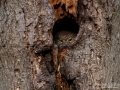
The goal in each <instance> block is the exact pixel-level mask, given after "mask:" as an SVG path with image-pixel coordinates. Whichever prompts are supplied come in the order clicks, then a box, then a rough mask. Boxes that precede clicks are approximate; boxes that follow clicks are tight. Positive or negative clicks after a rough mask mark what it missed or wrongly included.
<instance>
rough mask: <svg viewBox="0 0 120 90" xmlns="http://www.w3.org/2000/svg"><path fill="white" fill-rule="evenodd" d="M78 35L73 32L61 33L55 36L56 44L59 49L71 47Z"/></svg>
mask: <svg viewBox="0 0 120 90" xmlns="http://www.w3.org/2000/svg"><path fill="white" fill-rule="evenodd" d="M76 35H77V34H76V33H74V32H71V31H59V32H57V33H56V35H55V37H54V38H55V43H56V44H57V45H58V46H59V47H64V46H68V45H70V44H71V43H72V42H73V41H74V38H75V37H76Z"/></svg>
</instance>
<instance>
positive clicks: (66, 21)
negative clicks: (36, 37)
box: [53, 16, 79, 40]
mask: <svg viewBox="0 0 120 90" xmlns="http://www.w3.org/2000/svg"><path fill="white" fill-rule="evenodd" d="M61 31H67V32H72V33H75V34H76V36H77V33H78V32H79V24H78V23H77V21H76V19H74V18H73V17H68V16H66V17H64V18H62V19H59V20H57V21H56V22H55V24H54V26H53V40H55V36H56V34H57V33H58V32H61Z"/></svg>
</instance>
